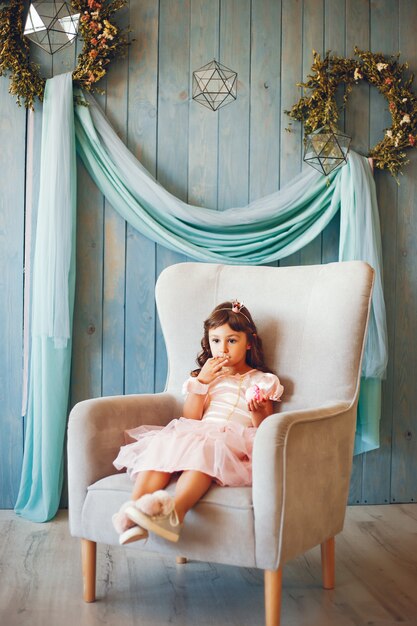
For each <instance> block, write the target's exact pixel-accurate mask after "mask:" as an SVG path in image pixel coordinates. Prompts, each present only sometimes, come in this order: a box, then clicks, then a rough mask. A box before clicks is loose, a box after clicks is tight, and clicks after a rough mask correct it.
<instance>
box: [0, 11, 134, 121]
mask: <svg viewBox="0 0 417 626" xmlns="http://www.w3.org/2000/svg"><path fill="white" fill-rule="evenodd" d="M126 1H127V0H110V1H106V0H102V1H101V2H97V1H96V0H72V2H71V4H72V7H73V8H74V13H80V15H81V18H80V26H79V32H80V34H81V36H82V39H83V42H84V45H83V49H82V51H81V53H80V54H79V56H78V63H77V67H76V68H75V70H74V71H73V74H72V76H73V79H74V81H76V82H77V83H78V84H79V85H81V86H82V87H83V88H84V89H87V90H88V91H90V90H92V89H93V88H94V89H95V87H94V85H95V83H97V82H98V81H99V80H100V79H101V78H103V76H104V75H105V74H106V72H107V69H108V66H109V64H110V62H111V61H112V60H113V59H115V58H116V57H119V56H123V55H124V54H125V53H126V49H127V45H128V43H127V37H126V34H125V33H124V32H123V31H121V30H119V28H117V26H115V25H114V24H112V23H111V21H110V20H111V17H112V15H113V14H114V13H117V11H119V9H121V8H122V7H124V6H125V5H126ZM23 12H24V2H23V1H22V0H11V1H10V2H9V4H8V6H6V7H5V8H3V9H1V10H0V76H3V75H9V76H10V88H9V92H10V93H11V94H12V95H14V96H16V101H17V103H18V104H19V106H21V104H22V103H23V104H24V106H25V107H26V108H31V109H33V104H34V101H35V98H37V97H38V98H39V99H40V100H42V99H43V93H44V89H45V79H44V78H42V76H41V75H40V72H39V67H38V66H37V65H36V64H35V63H33V62H32V61H31V60H30V58H29V42H28V41H27V39H26V38H25V37H24V35H23Z"/></svg>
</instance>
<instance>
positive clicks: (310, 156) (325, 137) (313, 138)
mask: <svg viewBox="0 0 417 626" xmlns="http://www.w3.org/2000/svg"><path fill="white" fill-rule="evenodd" d="M350 142H351V138H350V137H349V136H348V135H345V134H344V133H342V132H341V131H339V130H337V129H332V128H330V127H329V126H323V127H322V128H318V129H317V130H315V131H314V132H312V133H311V134H310V135H307V137H306V138H305V142H304V144H305V147H304V161H305V162H306V163H308V164H309V165H311V167H314V169H316V170H318V171H319V172H320V173H321V174H324V175H325V176H328V174H330V172H332V171H333V170H334V169H336V168H337V167H339V166H342V165H344V164H345V163H346V162H347V154H348V152H349V145H350Z"/></svg>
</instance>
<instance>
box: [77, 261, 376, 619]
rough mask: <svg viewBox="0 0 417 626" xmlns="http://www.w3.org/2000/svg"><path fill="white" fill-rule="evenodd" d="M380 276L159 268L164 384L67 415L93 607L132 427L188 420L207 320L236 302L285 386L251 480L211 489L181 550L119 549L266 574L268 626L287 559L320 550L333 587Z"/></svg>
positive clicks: (367, 271)
mask: <svg viewBox="0 0 417 626" xmlns="http://www.w3.org/2000/svg"><path fill="white" fill-rule="evenodd" d="M372 284H373V270H372V269H371V268H370V267H369V265H367V264H365V263H362V262H359V261H355V262H348V263H332V264H328V265H317V266H305V267H283V268H273V267H236V266H223V265H212V264H200V263H183V264H179V265H174V266H171V267H169V268H167V269H166V270H165V271H164V272H162V274H161V276H160V277H159V280H158V283H157V286H156V300H157V305H158V311H159V316H160V320H161V325H162V329H163V333H164V337H165V341H166V346H167V353H168V362H169V374H168V380H167V386H166V391H165V392H164V393H160V394H155V395H132V396H120V397H109V398H100V399H95V400H87V401H85V402H81V403H79V404H77V405H76V406H75V407H74V409H73V411H72V412H71V415H70V420H69V427H68V482H69V516H70V530H71V534H72V535H74V536H76V537H80V538H81V543H82V563H83V576H84V599H85V600H86V601H87V602H92V601H94V600H95V567H96V542H102V543H106V544H112V545H116V544H118V537H117V535H116V533H115V531H114V530H113V527H112V524H111V515H112V513H113V512H115V511H117V510H118V509H119V507H120V505H121V504H122V503H123V502H124V501H125V500H127V499H128V498H129V494H130V490H131V486H132V485H131V483H130V481H129V479H128V477H127V475H126V474H125V473H118V472H117V471H116V470H115V468H114V466H113V465H112V462H113V460H114V458H115V457H116V455H117V452H118V450H119V447H120V446H121V445H122V444H123V443H124V431H125V430H126V429H129V428H132V427H134V426H138V425H139V424H149V423H157V424H166V423H168V422H169V421H170V420H171V419H173V418H174V417H178V416H180V415H181V406H182V398H181V395H180V390H181V385H182V382H183V381H184V380H185V378H186V377H187V376H188V374H189V371H190V370H191V369H192V368H193V367H194V363H195V357H196V353H197V351H198V348H199V345H200V339H201V335H202V322H203V320H204V319H205V317H206V316H207V315H208V314H209V313H210V311H211V310H212V309H213V308H214V307H215V306H216V305H217V304H218V303H219V302H222V301H225V300H230V299H233V298H238V299H239V300H241V301H244V302H245V304H246V305H247V306H248V307H249V310H250V311H251V312H252V314H253V316H254V319H255V321H256V323H257V326H258V330H259V333H260V335H261V337H262V338H263V342H264V347H265V353H266V357H267V362H268V364H270V366H271V367H272V368H274V369H275V371H276V372H277V374H278V375H279V377H280V378H281V381H282V383H283V385H284V387H285V391H284V396H283V401H282V402H281V403H279V405H277V406H276V411H277V412H276V413H275V414H274V415H271V416H270V417H268V418H267V419H266V420H265V421H264V422H263V423H262V424H261V426H260V427H259V429H258V432H257V434H256V438H255V445H254V452H253V487H252V488H249V487H241V488H231V487H219V486H216V485H213V486H212V487H211V488H210V490H209V491H208V493H207V494H206V496H205V497H204V498H203V499H202V500H201V501H200V502H199V503H198V504H197V505H196V506H195V507H194V508H193V509H192V510H191V511H190V512H189V513H188V514H187V517H186V521H185V524H184V528H183V532H182V534H181V537H180V540H179V542H178V543H177V544H172V543H169V542H166V541H164V540H163V539H160V538H158V537H154V536H151V537H150V538H149V539H148V540H147V541H146V542H138V543H137V544H131V545H129V546H126V547H120V549H121V550H147V551H149V550H150V551H156V552H163V553H170V554H172V555H173V556H177V558H179V557H180V556H181V555H183V556H184V557H186V558H188V559H195V560H201V561H211V562H217V563H226V564H230V565H237V566H244V567H256V568H262V569H263V570H264V571H265V614H266V624H267V626H277V625H279V623H280V602H281V572H282V567H283V565H284V564H285V563H286V562H287V561H288V560H290V559H293V558H294V557H296V556H297V555H299V554H301V553H303V552H305V551H306V550H309V549H310V548H312V547H314V546H316V545H319V544H321V548H322V564H323V578H324V580H323V586H324V588H325V589H328V588H333V586H334V537H335V535H336V534H337V533H339V532H340V531H341V530H342V528H343V521H344V516H345V509H346V502H347V497H348V489H349V479H350V472H351V466H352V453H353V442H354V433H355V421H356V406H357V400H358V390H359V380H360V369H361V359H362V353H363V346H364V337H365V332H366V326H367V320H368V316H369V308H370V299H371V292H372ZM236 537H238V538H239V540H238V541H236Z"/></svg>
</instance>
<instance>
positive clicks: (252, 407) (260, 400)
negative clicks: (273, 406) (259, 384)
mask: <svg viewBox="0 0 417 626" xmlns="http://www.w3.org/2000/svg"><path fill="white" fill-rule="evenodd" d="M258 389H259V388H258ZM256 397H257V399H256V400H255V398H252V400H249V402H248V409H249V411H251V413H252V412H253V413H257V412H258V411H262V410H263V409H265V407H266V403H267V401H268V398H267V395H266V393H265V391H263V389H259V391H258V392H257V394H256Z"/></svg>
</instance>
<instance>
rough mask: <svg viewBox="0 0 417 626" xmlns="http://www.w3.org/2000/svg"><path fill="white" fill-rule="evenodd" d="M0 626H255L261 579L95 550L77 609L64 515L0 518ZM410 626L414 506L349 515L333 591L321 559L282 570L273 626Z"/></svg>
mask: <svg viewBox="0 0 417 626" xmlns="http://www.w3.org/2000/svg"><path fill="white" fill-rule="evenodd" d="M0 581H1V584H0V624H1V625H2V626H26V625H29V624H30V625H31V626H41V625H42V626H56V625H57V626H75V625H76V624H77V625H79V626H162V625H164V626H165V625H166V624H171V625H173V626H196V625H198V626H214V625H219V624H221V625H222V626H258V625H259V626H262V624H263V620H264V614H263V573H262V572H261V571H258V570H255V569H245V568H235V567H229V566H224V565H216V564H212V563H198V562H189V563H187V564H186V565H177V564H176V563H175V561H173V560H172V559H170V558H167V557H163V556H160V555H155V554H150V553H149V554H146V553H136V552H135V551H134V550H131V549H125V548H122V547H120V548H119V547H109V546H104V545H100V546H99V548H98V567H97V596H98V599H97V602H95V603H94V604H85V603H84V602H83V601H82V599H81V593H82V589H81V587H82V585H81V565H80V550H79V541H78V540H77V539H74V538H72V537H70V535H69V532H68V520H67V512H66V511H60V512H59V514H58V516H57V517H56V518H55V519H54V520H53V521H52V522H49V523H46V524H33V523H31V522H28V521H26V520H23V519H20V518H18V517H17V516H16V515H15V514H14V513H13V511H0ZM394 624H401V626H417V504H404V505H386V506H357V507H349V508H348V511H347V518H346V524H345V529H344V531H343V533H341V534H340V535H339V536H338V537H337V538H336V589H335V590H334V591H324V590H323V589H322V588H321V569H320V551H319V549H314V550H311V551H310V552H308V553H306V554H305V555H304V556H302V557H300V558H298V559H296V560H294V561H292V562H290V563H288V564H287V565H286V566H285V567H284V577H283V609H282V626H393V625H394Z"/></svg>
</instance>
